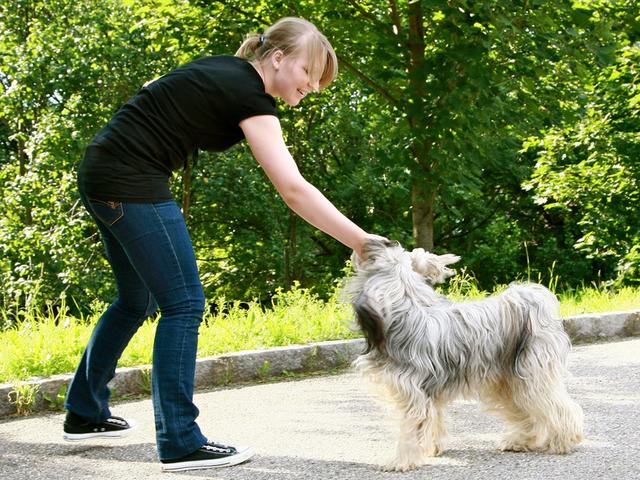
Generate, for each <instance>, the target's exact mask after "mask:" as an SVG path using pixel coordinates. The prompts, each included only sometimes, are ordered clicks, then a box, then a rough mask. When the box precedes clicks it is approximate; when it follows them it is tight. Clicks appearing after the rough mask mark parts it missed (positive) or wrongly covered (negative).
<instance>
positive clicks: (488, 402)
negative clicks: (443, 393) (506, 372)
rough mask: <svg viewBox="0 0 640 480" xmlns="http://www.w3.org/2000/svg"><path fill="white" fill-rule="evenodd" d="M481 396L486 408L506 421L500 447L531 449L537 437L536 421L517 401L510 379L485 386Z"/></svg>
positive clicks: (504, 448) (525, 450)
mask: <svg viewBox="0 0 640 480" xmlns="http://www.w3.org/2000/svg"><path fill="white" fill-rule="evenodd" d="M480 398H481V400H482V403H483V406H484V408H485V410H487V411H490V412H493V413H496V414H497V415H499V416H501V417H502V418H503V419H504V421H505V423H506V431H505V433H504V437H503V439H502V441H501V442H500V449H501V450H503V451H511V452H527V451H530V450H531V445H532V443H533V442H534V439H535V437H536V434H535V432H534V430H535V426H534V422H533V419H532V417H531V415H530V414H529V413H528V412H527V411H526V410H525V409H523V408H522V406H521V405H520V404H519V403H518V402H517V401H516V398H515V397H514V388H513V385H512V384H511V383H510V382H509V380H508V379H501V380H500V381H498V382H496V383H494V384H490V385H487V386H485V388H484V389H483V390H482V392H481V394H480Z"/></svg>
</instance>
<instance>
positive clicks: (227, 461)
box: [162, 447, 253, 472]
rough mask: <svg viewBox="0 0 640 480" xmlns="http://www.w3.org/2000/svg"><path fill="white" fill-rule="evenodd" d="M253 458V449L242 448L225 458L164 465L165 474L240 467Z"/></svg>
mask: <svg viewBox="0 0 640 480" xmlns="http://www.w3.org/2000/svg"><path fill="white" fill-rule="evenodd" d="M251 457H253V449H251V448H250V447H242V448H239V449H238V453H236V454H235V455H231V456H229V457H224V458H216V459H212V460H196V461H192V462H176V463H163V464H162V471H163V472H184V471H185V470H201V469H205V468H223V467H231V466H233V465H238V464H239V463H243V462H246V461H247V460H249V459H250V458H251Z"/></svg>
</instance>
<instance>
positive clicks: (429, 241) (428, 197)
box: [411, 178, 436, 251]
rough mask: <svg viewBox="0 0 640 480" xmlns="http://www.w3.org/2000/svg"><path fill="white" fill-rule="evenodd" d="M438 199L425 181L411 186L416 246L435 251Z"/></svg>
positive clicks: (418, 181) (414, 181)
mask: <svg viewBox="0 0 640 480" xmlns="http://www.w3.org/2000/svg"><path fill="white" fill-rule="evenodd" d="M435 199H436V191H435V188H428V185H427V183H426V182H425V181H420V180H418V179H415V178H414V180H413V181H412V185H411V206H412V211H411V219H412V221H413V238H414V240H415V246H416V247H420V248H424V249H425V250H428V251H432V250H433V206H434V203H435Z"/></svg>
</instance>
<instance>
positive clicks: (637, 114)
mask: <svg viewBox="0 0 640 480" xmlns="http://www.w3.org/2000/svg"><path fill="white" fill-rule="evenodd" d="M639 61H640V47H638V46H637V45H629V46H625V47H623V48H622V50H621V51H620V54H619V56H618V61H617V62H616V63H615V64H613V65H611V66H609V67H608V68H606V69H603V70H602V71H601V72H599V74H598V75H597V76H595V78H594V88H593V90H592V91H591V92H590V95H589V99H590V101H589V103H588V105H587V107H586V109H585V110H584V112H580V114H579V115H577V118H576V119H575V120H574V121H573V122H570V123H567V124H566V125H564V126H562V127H554V128H552V129H549V130H548V131H546V132H545V134H544V136H542V137H540V138H533V139H531V140H530V141H529V142H528V143H527V144H525V149H526V151H534V152H535V156H536V168H535V171H534V173H533V175H532V177H531V180H530V181H528V182H527V183H526V185H527V186H528V187H529V188H531V189H533V190H534V192H535V196H534V198H535V201H536V203H537V204H539V205H542V206H543V207H544V209H545V210H546V211H548V212H550V213H551V214H552V215H554V216H556V217H557V218H558V219H559V221H561V222H562V223H563V224H564V225H565V226H566V229H565V230H566V231H567V232H570V233H569V234H570V235H571V237H572V240H573V246H574V247H575V249H576V250H578V251H580V252H583V253H584V254H585V255H586V257H587V258H591V259H594V260H597V261H599V262H600V263H601V264H602V265H603V266H606V268H608V269H613V268H615V269H616V271H617V281H618V282H632V283H636V284H638V283H640V277H639V276H638V270H639V268H640V264H639V263H638V261H639V259H638V246H639V245H640V215H638V205H639V204H640V163H639V162H638V158H639V156H640V134H639V133H638V132H640V94H635V95H634V94H633V93H632V95H629V92H634V91H636V90H637V88H638V75H639V73H640V71H639V70H638V64H639V63H638V62H639ZM607 273H608V274H607V275H606V276H607V277H612V276H613V278H615V275H612V274H611V273H610V272H607Z"/></svg>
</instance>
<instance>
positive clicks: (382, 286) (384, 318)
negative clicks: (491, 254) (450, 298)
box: [345, 240, 459, 351]
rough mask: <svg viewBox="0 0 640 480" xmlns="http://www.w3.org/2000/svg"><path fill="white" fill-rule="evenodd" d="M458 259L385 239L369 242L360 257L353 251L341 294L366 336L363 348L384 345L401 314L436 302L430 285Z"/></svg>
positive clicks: (444, 275) (448, 273)
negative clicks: (348, 300)
mask: <svg viewBox="0 0 640 480" xmlns="http://www.w3.org/2000/svg"><path fill="white" fill-rule="evenodd" d="M458 260H459V257H457V256H455V255H450V254H448V255H435V254H433V253H429V252H426V251H425V250H424V249H422V248H416V249H415V250H413V251H411V252H408V251H406V250H405V249H403V248H402V247H401V246H400V244H399V243H398V242H391V241H388V240H371V241H369V242H368V243H367V244H366V245H365V247H364V249H363V253H362V256H361V257H360V256H357V255H356V254H355V253H354V254H353V256H352V257H351V263H352V265H353V270H354V273H355V274H354V275H353V276H352V277H351V278H350V279H349V281H348V283H347V285H346V290H345V293H347V295H348V297H349V299H350V302H351V304H352V305H353V308H354V311H355V316H356V320H357V322H358V324H359V326H360V328H361V329H362V331H363V332H364V334H365V337H366V339H367V345H368V348H367V351H371V350H374V349H375V350H379V351H382V350H383V349H384V348H385V347H384V345H385V339H386V335H387V330H388V328H389V327H390V325H391V324H392V323H393V322H394V320H396V319H398V318H402V316H403V315H404V313H406V312H408V311H410V310H411V309H412V308H416V307H424V306H432V305H434V304H436V303H438V302H440V301H441V296H440V295H439V294H438V293H436V292H435V291H434V290H433V288H432V287H433V285H435V284H437V283H441V282H444V281H445V280H446V279H447V278H448V277H450V276H451V275H453V274H454V273H455V271H454V270H453V269H451V268H448V267H447V265H449V264H451V263H454V262H457V261H458Z"/></svg>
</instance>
